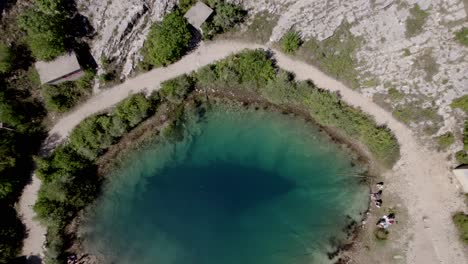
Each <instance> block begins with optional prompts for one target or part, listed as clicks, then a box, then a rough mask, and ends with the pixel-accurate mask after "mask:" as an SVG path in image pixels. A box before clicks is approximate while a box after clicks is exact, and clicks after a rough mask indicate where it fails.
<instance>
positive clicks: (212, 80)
mask: <svg viewBox="0 0 468 264" xmlns="http://www.w3.org/2000/svg"><path fill="white" fill-rule="evenodd" d="M275 75H276V68H275V66H274V64H273V61H272V60H270V55H269V54H268V53H266V52H264V51H262V50H254V51H245V52H242V53H240V54H238V55H234V56H230V57H229V58H227V59H225V60H222V61H220V62H218V63H215V64H212V65H209V66H206V67H204V68H202V69H201V70H199V71H198V72H197V74H196V78H197V80H198V85H199V86H200V87H203V88H213V89H218V88H220V87H225V88H244V89H248V90H250V89H253V90H255V91H256V90H259V89H260V88H261V87H265V86H266V85H267V84H268V83H269V82H270V81H271V80H274V78H275Z"/></svg>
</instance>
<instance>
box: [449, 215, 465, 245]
mask: <svg viewBox="0 0 468 264" xmlns="http://www.w3.org/2000/svg"><path fill="white" fill-rule="evenodd" d="M453 222H454V223H455V226H456V227H457V228H458V231H459V233H460V239H461V240H462V241H463V242H464V243H465V244H468V215H467V214H465V213H463V212H458V213H456V214H454V215H453Z"/></svg>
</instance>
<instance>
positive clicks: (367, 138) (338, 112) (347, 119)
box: [304, 88, 400, 167]
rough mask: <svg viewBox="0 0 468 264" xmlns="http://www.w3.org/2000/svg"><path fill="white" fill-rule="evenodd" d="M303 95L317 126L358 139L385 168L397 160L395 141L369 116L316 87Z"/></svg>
mask: <svg viewBox="0 0 468 264" xmlns="http://www.w3.org/2000/svg"><path fill="white" fill-rule="evenodd" d="M305 96H306V97H305V99H304V100H305V104H306V105H307V106H308V107H309V109H310V113H311V115H312V117H313V118H314V119H315V120H317V122H318V123H319V124H321V125H325V126H329V127H336V128H338V129H340V130H342V131H344V132H345V133H346V135H348V136H349V137H350V138H357V139H359V141H361V142H362V143H364V144H365V145H366V146H367V148H368V149H369V150H370V152H371V153H372V154H373V155H374V156H375V157H376V158H377V159H378V160H380V161H381V162H382V163H383V164H384V165H386V166H389V167H391V166H392V165H393V164H394V163H395V162H396V161H397V160H398V159H399V153H400V148H399V145H398V141H397V140H396V138H395V136H394V135H393V134H392V132H391V131H390V129H388V128H387V127H385V126H378V125H376V124H375V121H374V120H373V119H372V118H371V117H370V116H368V115H366V114H364V113H363V112H362V111H361V110H359V109H356V108H353V107H351V106H349V105H347V104H346V103H344V102H343V101H341V99H340V98H339V96H338V95H337V94H335V93H330V92H327V91H324V90H320V89H317V88H316V89H311V90H310V92H309V94H308V95H305Z"/></svg>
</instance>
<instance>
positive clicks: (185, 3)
mask: <svg viewBox="0 0 468 264" xmlns="http://www.w3.org/2000/svg"><path fill="white" fill-rule="evenodd" d="M196 3H197V0H179V3H178V4H177V6H178V7H179V8H180V11H182V13H184V14H185V13H186V12H187V11H188V10H189V9H190V8H191V7H192V6H193V5H194V4H196Z"/></svg>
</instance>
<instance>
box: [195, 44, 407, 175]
mask: <svg viewBox="0 0 468 264" xmlns="http://www.w3.org/2000/svg"><path fill="white" fill-rule="evenodd" d="M195 78H196V79H197V86H200V87H206V88H211V89H225V88H242V89H246V90H249V91H252V92H257V93H259V94H261V95H262V96H263V97H265V98H266V99H268V100H269V101H270V102H272V103H275V104H293V105H299V106H300V107H305V108H306V109H308V110H309V112H310V114H311V116H312V117H313V118H314V119H315V120H316V121H317V122H318V123H319V124H321V125H324V126H328V127H334V128H338V129H339V130H341V131H344V132H345V133H346V134H347V135H348V136H349V137H350V138H358V139H359V140H360V141H361V142H362V143H364V144H365V145H366V146H367V147H368V148H369V150H370V152H371V153H372V154H374V155H375V157H376V158H377V159H379V160H380V161H381V162H382V163H383V164H384V165H387V166H391V165H393V164H394V163H395V162H396V161H397V160H398V158H399V153H400V149H399V145H398V142H397V140H396V138H395V137H394V135H393V134H392V133H391V131H390V130H389V129H388V128H386V127H385V126H378V125H376V124H375V121H374V120H373V119H372V118H371V117H370V116H368V115H366V114H364V113H363V112H362V111H361V110H359V109H356V108H353V107H351V106H349V105H347V104H346V103H344V102H343V101H342V100H341V99H340V97H339V95H338V94H336V93H331V92H328V91H325V90H322V89H319V88H317V87H315V85H314V84H313V83H311V82H296V81H295V80H294V76H293V75H292V74H290V73H287V72H284V71H281V70H278V69H277V68H276V67H275V65H274V64H273V61H272V60H271V59H270V58H269V54H268V53H267V52H265V51H263V50H255V51H245V52H242V53H240V54H237V55H233V56H231V57H229V58H227V59H225V60H222V61H220V62H218V63H216V64H213V65H209V66H207V67H204V68H202V69H200V70H199V71H198V72H197V73H196V74H195Z"/></svg>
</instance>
